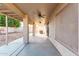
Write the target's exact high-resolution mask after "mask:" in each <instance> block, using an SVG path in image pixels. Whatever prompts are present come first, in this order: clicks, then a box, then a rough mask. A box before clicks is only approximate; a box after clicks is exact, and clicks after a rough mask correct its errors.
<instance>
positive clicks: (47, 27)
mask: <svg viewBox="0 0 79 59" xmlns="http://www.w3.org/2000/svg"><path fill="white" fill-rule="evenodd" d="M46 29H47V31H46V32H47V36H48V37H49V24H47V25H46Z"/></svg>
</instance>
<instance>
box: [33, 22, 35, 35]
mask: <svg viewBox="0 0 79 59" xmlns="http://www.w3.org/2000/svg"><path fill="white" fill-rule="evenodd" d="M33 36H35V23H33Z"/></svg>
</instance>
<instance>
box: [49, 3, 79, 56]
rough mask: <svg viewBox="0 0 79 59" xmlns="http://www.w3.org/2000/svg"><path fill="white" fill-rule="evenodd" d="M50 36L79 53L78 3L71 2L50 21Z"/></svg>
mask: <svg viewBox="0 0 79 59" xmlns="http://www.w3.org/2000/svg"><path fill="white" fill-rule="evenodd" d="M49 37H50V39H51V40H53V39H55V40H56V41H57V42H59V43H60V44H62V45H63V46H64V47H66V48H67V49H69V50H70V51H72V52H73V53H75V54H76V55H77V54H78V4H69V5H68V6H66V7H65V8H64V9H63V10H62V11H61V12H60V13H59V14H58V15H57V16H55V17H52V18H51V21H50V22H49Z"/></svg>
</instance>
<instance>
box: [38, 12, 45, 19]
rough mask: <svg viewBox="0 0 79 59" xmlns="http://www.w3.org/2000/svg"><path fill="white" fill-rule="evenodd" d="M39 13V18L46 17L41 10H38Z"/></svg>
mask: <svg viewBox="0 0 79 59" xmlns="http://www.w3.org/2000/svg"><path fill="white" fill-rule="evenodd" d="M37 14H38V17H39V18H45V15H42V14H41V12H40V11H39V10H37Z"/></svg>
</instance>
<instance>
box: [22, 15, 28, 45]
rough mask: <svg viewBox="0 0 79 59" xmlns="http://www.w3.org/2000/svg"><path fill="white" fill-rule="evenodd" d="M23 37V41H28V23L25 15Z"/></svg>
mask: <svg viewBox="0 0 79 59" xmlns="http://www.w3.org/2000/svg"><path fill="white" fill-rule="evenodd" d="M23 24H24V25H23V36H24V37H23V39H24V43H27V44H28V43H29V24H28V16H27V15H25V17H24V18H23Z"/></svg>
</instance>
